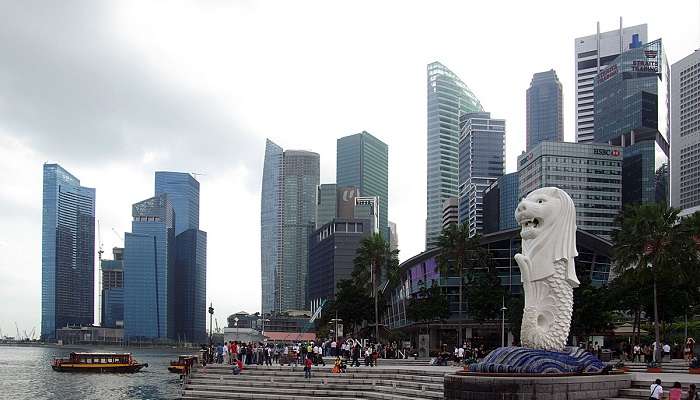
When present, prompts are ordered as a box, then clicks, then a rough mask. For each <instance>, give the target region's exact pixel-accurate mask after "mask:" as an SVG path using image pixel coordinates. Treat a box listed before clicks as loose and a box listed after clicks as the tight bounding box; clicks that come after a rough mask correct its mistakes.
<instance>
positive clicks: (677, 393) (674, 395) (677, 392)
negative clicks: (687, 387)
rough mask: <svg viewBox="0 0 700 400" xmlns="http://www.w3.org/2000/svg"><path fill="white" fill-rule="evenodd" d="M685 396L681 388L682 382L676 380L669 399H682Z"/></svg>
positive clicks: (669, 393)
mask: <svg viewBox="0 0 700 400" xmlns="http://www.w3.org/2000/svg"><path fill="white" fill-rule="evenodd" d="M681 396H683V390H682V389H681V383H680V382H674V383H673V387H672V388H671V390H669V392H668V400H681Z"/></svg>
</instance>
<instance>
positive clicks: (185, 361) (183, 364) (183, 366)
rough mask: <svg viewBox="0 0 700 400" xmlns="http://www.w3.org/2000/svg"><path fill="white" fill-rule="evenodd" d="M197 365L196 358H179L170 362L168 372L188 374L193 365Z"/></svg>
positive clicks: (188, 356) (189, 356)
mask: <svg viewBox="0 0 700 400" xmlns="http://www.w3.org/2000/svg"><path fill="white" fill-rule="evenodd" d="M196 363H197V356H191V355H187V356H179V357H178V358H177V361H170V366H169V367H168V371H170V372H174V373H179V374H180V375H185V374H187V373H188V372H189V370H190V369H191V368H192V366H193V365H195V364H196Z"/></svg>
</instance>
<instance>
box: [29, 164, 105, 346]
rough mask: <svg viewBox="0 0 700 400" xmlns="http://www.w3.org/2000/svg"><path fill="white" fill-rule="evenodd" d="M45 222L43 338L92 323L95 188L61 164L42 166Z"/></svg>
mask: <svg viewBox="0 0 700 400" xmlns="http://www.w3.org/2000/svg"><path fill="white" fill-rule="evenodd" d="M43 186H44V187H43V205H42V221H41V337H42V338H43V340H55V339H56V329H59V328H63V327H65V326H66V325H92V324H93V323H94V321H95V320H94V302H95V296H94V290H95V189H93V188H88V187H83V186H80V180H78V178H76V177H75V176H73V175H71V174H70V173H69V172H68V171H66V170H65V169H63V168H62V167H61V166H60V165H58V164H44V182H43Z"/></svg>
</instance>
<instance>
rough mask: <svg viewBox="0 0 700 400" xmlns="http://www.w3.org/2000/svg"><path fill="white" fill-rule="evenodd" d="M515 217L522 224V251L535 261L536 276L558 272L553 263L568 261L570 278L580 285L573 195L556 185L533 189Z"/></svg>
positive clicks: (542, 277)
mask: <svg viewBox="0 0 700 400" xmlns="http://www.w3.org/2000/svg"><path fill="white" fill-rule="evenodd" d="M515 220H516V221H517V222H518V225H520V227H521V230H520V237H521V238H522V250H523V251H522V253H523V254H524V255H526V256H528V257H529V258H530V259H531V260H532V261H533V266H534V270H533V271H532V280H533V281H535V280H539V279H544V278H547V277H548V276H550V275H552V274H553V273H554V267H553V263H554V262H555V261H557V260H562V259H565V260H567V262H568V267H567V280H569V281H570V283H572V285H575V286H578V284H579V281H578V279H577V278H576V270H575V268H574V257H576V256H577V255H578V252H577V251H576V208H575V206H574V202H573V201H572V200H571V197H569V195H568V194H567V193H566V192H565V191H563V190H561V189H559V188H556V187H545V188H540V189H537V190H533V191H532V192H530V194H528V195H527V197H525V198H524V199H522V200H521V201H520V203H519V204H518V208H517V209H516V210H515Z"/></svg>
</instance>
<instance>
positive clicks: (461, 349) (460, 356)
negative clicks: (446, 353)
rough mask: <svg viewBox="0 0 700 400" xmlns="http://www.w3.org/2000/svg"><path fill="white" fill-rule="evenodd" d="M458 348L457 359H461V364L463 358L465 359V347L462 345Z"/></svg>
mask: <svg viewBox="0 0 700 400" xmlns="http://www.w3.org/2000/svg"><path fill="white" fill-rule="evenodd" d="M457 350H458V355H457V361H459V363H460V364H461V363H462V360H464V347H460V348H459V349H457Z"/></svg>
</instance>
